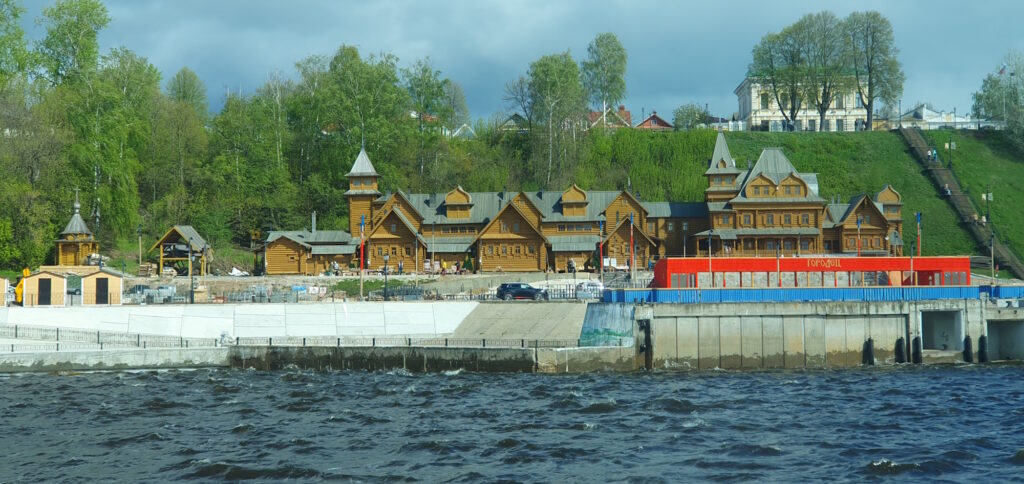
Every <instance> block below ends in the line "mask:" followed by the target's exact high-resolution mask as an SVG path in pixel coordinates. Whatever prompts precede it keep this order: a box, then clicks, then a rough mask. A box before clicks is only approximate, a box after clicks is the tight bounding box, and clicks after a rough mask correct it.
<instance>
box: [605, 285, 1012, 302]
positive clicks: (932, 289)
mask: <svg viewBox="0 0 1024 484" xmlns="http://www.w3.org/2000/svg"><path fill="white" fill-rule="evenodd" d="M989 296H991V297H1000V298H1020V297H1024V286H995V287H991V286H915V287H839V288H831V287H789V288H725V289H610V290H606V291H605V293H604V298H603V301H604V302H618V303H672V304H715V303H740V302H761V303H763V302H780V303H785V302H806V301H866V302H886V301H892V302H900V301H929V300H942V299H979V298H982V297H989Z"/></svg>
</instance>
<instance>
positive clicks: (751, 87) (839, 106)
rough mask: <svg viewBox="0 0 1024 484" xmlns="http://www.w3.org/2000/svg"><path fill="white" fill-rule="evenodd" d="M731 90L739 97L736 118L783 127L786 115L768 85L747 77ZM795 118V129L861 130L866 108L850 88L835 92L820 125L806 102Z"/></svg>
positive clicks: (754, 125) (751, 125) (755, 126)
mask: <svg viewBox="0 0 1024 484" xmlns="http://www.w3.org/2000/svg"><path fill="white" fill-rule="evenodd" d="M733 92H734V93H735V94H736V98H737V99H738V100H739V121H742V122H744V123H745V124H746V126H747V129H749V130H751V131H784V127H785V126H784V121H785V118H784V117H783V116H782V111H780V110H779V106H778V103H776V102H775V97H774V96H773V95H772V92H771V87H770V86H768V85H762V84H760V83H759V82H758V81H757V78H751V77H747V78H745V79H743V82H741V83H740V85H739V86H738V87H736V89H735V90H734V91H733ZM796 118H797V119H796V123H795V126H794V130H795V131H860V130H862V129H864V123H866V122H867V118H868V110H867V109H866V108H865V107H864V103H863V102H862V100H861V98H860V96H859V95H857V94H856V93H855V92H852V91H851V92H844V93H842V94H841V95H838V96H836V98H835V100H833V101H832V107H831V108H830V109H829V110H828V113H826V115H825V122H824V123H823V124H822V125H821V126H818V121H819V116H818V112H817V110H815V109H814V106H808V105H807V103H804V105H803V106H802V109H801V110H800V111H799V112H798V114H797V117H796Z"/></svg>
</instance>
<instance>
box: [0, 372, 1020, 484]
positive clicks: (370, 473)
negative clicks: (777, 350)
mask: <svg viewBox="0 0 1024 484" xmlns="http://www.w3.org/2000/svg"><path fill="white" fill-rule="evenodd" d="M0 386H2V393H0V417H2V420H3V421H2V427H0V429H2V433H3V436H2V438H0V481H41V480H65V481H67V480H78V481H85V480H96V479H104V480H111V479H112V480H125V481H151V482H152V481H165V480H171V479H196V478H198V479H200V480H221V479H228V480H241V479H262V480H268V481H277V480H284V479H291V480H300V481H305V480H309V481H315V480H358V481H379V480H389V481H391V480H398V481H456V482H474V481H494V480H514V481H566V480H569V481H651V480H654V481H678V480H680V479H691V480H692V479H711V480H740V481H749V480H772V481H799V480H807V479H816V480H817V479H821V480H826V479H827V480H837V479H838V480H858V481H860V480H864V479H866V478H873V477H883V478H884V477H887V476H896V477H897V478H899V479H903V478H916V479H928V480H935V479H941V480H949V481H964V480H966V479H985V480H986V481H983V482H993V481H1010V480H1017V481H1020V480H1022V477H1021V476H1024V367H1020V366H1004V367H978V366H959V367H943V368H937V367H916V368H912V367H904V368H897V369H867V370H842V371H798V372H794V371H787V372H777V373H740V372H736V373H734V372H704V373H677V374H652V375H648V374H640V373H635V374H591V375H573V376H546V375H514V374H508V375H495V374H470V373H465V372H462V373H453V374H432V375H410V374H406V373H401V372H391V373H362V372H323V373H314V372H300V371H290V372H276V373H263V372H255V371H241V370H202V371H169V372H132V373H90V374H82V375H75V376H54V375H42V374H22V375H7V376H4V375H0Z"/></svg>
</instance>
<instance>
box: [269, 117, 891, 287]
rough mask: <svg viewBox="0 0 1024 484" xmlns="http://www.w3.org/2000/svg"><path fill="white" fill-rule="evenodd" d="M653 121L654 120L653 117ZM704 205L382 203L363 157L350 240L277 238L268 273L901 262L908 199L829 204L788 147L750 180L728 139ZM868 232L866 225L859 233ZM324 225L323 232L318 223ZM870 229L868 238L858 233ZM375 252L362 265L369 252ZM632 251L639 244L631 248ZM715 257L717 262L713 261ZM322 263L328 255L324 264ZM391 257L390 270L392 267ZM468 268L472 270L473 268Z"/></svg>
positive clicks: (452, 198) (351, 197)
mask: <svg viewBox="0 0 1024 484" xmlns="http://www.w3.org/2000/svg"><path fill="white" fill-rule="evenodd" d="M652 116H653V115H652ZM704 175H705V177H706V178H707V183H708V185H707V189H706V190H705V193H704V201H703V202H664V201H659V202H653V201H645V200H643V199H642V198H641V197H640V195H639V194H637V193H635V192H633V191H632V190H630V189H626V190H617V191H616V190H602V191H598V190H593V191H587V190H583V189H582V188H581V187H579V186H577V185H572V186H570V187H569V188H567V189H566V190H564V191H547V190H542V191H529V192H526V191H518V192H513V191H500V192H469V191H467V190H465V189H463V188H462V187H460V186H456V187H455V188H454V189H452V190H450V191H448V192H447V193H405V192H403V191H401V190H399V191H397V192H394V193H386V194H382V193H381V191H380V189H379V187H380V183H379V182H380V175H379V174H378V173H377V171H376V169H374V167H373V164H372V163H371V162H370V158H369V156H367V154H366V152H365V151H360V152H359V155H358V157H357V158H356V160H355V162H354V163H353V166H352V169H351V170H350V171H349V173H348V174H347V175H346V176H347V177H348V181H349V189H348V191H346V192H345V197H346V198H347V199H348V203H349V220H350V225H349V232H348V233H347V234H345V233H339V232H333V231H324V232H322V233H320V232H315V231H314V232H307V231H293V232H273V233H271V235H270V237H268V239H267V243H266V252H265V260H266V261H267V262H266V264H267V273H268V274H318V273H322V272H323V271H324V270H325V268H326V267H327V266H326V264H330V263H331V262H338V263H339V264H340V263H343V262H349V263H351V264H352V265H354V266H358V264H359V261H360V257H363V264H364V265H365V267H366V268H367V269H370V270H374V271H377V270H381V269H383V268H384V266H385V264H387V266H388V267H389V269H390V270H392V271H395V270H397V269H398V268H399V266H400V265H401V266H402V267H404V270H405V272H420V271H424V270H437V269H441V268H443V267H448V268H454V267H455V265H456V264H465V263H466V262H467V261H468V262H470V263H471V264H472V266H473V268H474V269H476V270H483V271H488V272H489V271H508V272H514V271H543V270H553V271H559V272H562V271H565V270H566V269H567V268H568V267H569V266H570V261H572V262H573V263H575V266H576V268H577V270H584V269H585V268H588V267H589V268H595V267H597V265H598V264H599V256H602V255H603V256H604V257H606V258H609V259H613V260H614V263H613V264H612V265H614V266H615V268H617V269H626V268H628V267H630V266H631V265H632V264H633V263H634V261H635V264H636V266H637V267H638V268H647V267H650V265H651V263H652V262H653V261H654V260H656V259H658V258H662V257H666V256H677V257H678V256H707V255H708V254H709V253H710V254H712V255H714V256H716V257H723V256H737V257H738V256H775V255H776V254H778V255H787V256H788V255H804V254H824V253H845V254H857V253H861V254H865V255H886V254H890V255H900V254H902V250H903V242H902V219H901V211H902V199H901V197H900V194H899V193H898V192H896V190H895V189H893V188H892V187H890V186H886V187H884V188H883V189H882V190H881V191H879V192H878V193H877V194H875V195H874V196H873V197H868V196H866V195H861V196H857V197H854V198H853V199H851V200H850V201H848V202H846V203H841V202H840V201H839V200H838V199H836V200H831V201H829V200H826V199H824V198H822V197H821V196H820V195H819V194H818V178H817V174H816V173H802V172H799V171H798V170H796V169H795V168H794V167H793V165H792V164H791V163H790V162H789V160H788V159H787V158H786V157H785V155H784V154H783V153H782V151H781V150H780V149H778V148H768V149H765V150H764V151H763V152H762V154H761V157H760V158H759V159H758V161H757V163H756V164H755V165H754V166H753V167H747V168H746V169H740V168H739V167H737V166H736V162H735V160H734V159H733V158H732V156H731V155H730V153H729V147H728V145H727V144H726V142H725V137H724V135H723V134H721V133H719V135H718V139H717V141H716V143H715V148H714V152H713V154H712V158H711V160H710V161H709V164H708V169H707V171H706V172H705V174H704ZM858 221H859V222H858ZM314 226H315V224H314ZM858 227H859V228H858ZM361 240H363V241H365V243H364V247H365V253H364V254H360V252H359V246H360V241H361ZM630 242H632V245H630ZM709 251H710V252H709ZM318 255H320V256H322V257H321V258H319V259H318V258H317V257H318ZM385 256H387V262H385ZM463 267H465V265H463Z"/></svg>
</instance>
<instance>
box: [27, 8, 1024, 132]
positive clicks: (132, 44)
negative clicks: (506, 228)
mask: <svg viewBox="0 0 1024 484" xmlns="http://www.w3.org/2000/svg"><path fill="white" fill-rule="evenodd" d="M24 3H25V4H26V5H25V6H26V7H27V8H28V12H27V13H26V15H25V19H24V22H23V23H24V25H25V28H26V30H27V31H28V35H29V37H30V38H32V39H38V38H41V37H42V35H43V32H42V31H41V29H40V28H39V27H36V26H35V19H36V18H37V17H39V14H40V12H41V11H42V8H43V7H44V6H46V5H50V4H52V3H53V2H52V1H38V2H31V1H25V2H24ZM105 3H106V5H107V8H108V10H109V11H110V16H111V17H112V19H113V20H112V21H111V23H110V25H109V26H108V27H107V29H106V30H104V31H103V32H102V33H101V36H100V42H101V49H102V50H103V52H106V51H108V50H109V49H110V48H112V47H118V46H125V47H127V48H129V49H131V50H133V51H135V52H136V53H138V54H140V55H142V56H144V57H146V58H148V59H149V61H150V62H152V63H153V64H154V65H155V66H156V67H157V68H159V69H160V71H161V72H162V74H163V78H164V81H165V82H166V80H167V79H168V78H170V77H171V76H172V75H174V73H175V72H177V71H178V70H179V69H180V68H181V67H184V66H188V67H189V68H190V69H192V70H194V71H195V72H196V73H197V74H198V75H199V77H200V78H201V79H202V80H203V81H204V82H205V83H206V88H207V96H208V97H209V99H210V104H211V109H213V110H215V111H216V110H218V109H220V107H221V105H222V104H223V101H224V97H225V92H226V91H227V90H228V89H230V90H233V91H239V90H241V91H242V92H243V93H244V94H251V93H252V92H253V91H254V90H255V89H256V88H257V87H258V86H260V85H261V84H263V83H264V82H265V81H266V80H267V77H268V74H270V73H271V72H275V71H279V72H282V73H283V74H284V75H285V76H288V77H292V78H294V77H295V69H294V64H295V62H297V61H298V60H300V59H302V58H304V57H306V56H309V55H313V54H323V55H331V54H333V53H334V52H335V51H336V50H337V48H338V47H339V46H341V45H342V44H348V45H354V46H356V47H358V48H359V50H360V53H361V54H362V55H363V56H364V57H365V56H366V55H368V54H370V53H380V52H390V53H392V54H395V55H396V56H397V57H398V59H399V63H400V65H401V66H403V67H404V66H408V65H410V64H411V63H412V62H414V61H415V60H416V59H419V58H423V57H427V56H429V57H430V59H431V61H432V63H433V64H434V66H435V68H436V69H439V70H441V72H442V74H443V75H444V76H445V77H448V78H450V79H452V80H454V81H456V82H458V83H459V84H461V85H462V87H463V90H464V91H465V93H466V99H467V102H468V104H469V109H470V111H471V113H472V115H473V117H474V118H478V117H487V116H490V115H491V114H494V113H498V112H505V111H507V110H508V107H507V106H506V105H505V103H504V102H503V101H502V95H503V92H504V86H505V83H506V82H508V81H510V80H513V79H515V78H516V77H518V76H519V75H522V74H524V73H525V72H526V70H527V68H528V67H529V64H530V62H532V61H534V60H536V59H538V58H540V57H541V56H543V55H546V54H552V53H558V52H563V51H565V50H567V49H568V50H569V51H570V52H571V53H572V55H573V58H575V59H576V60H577V61H579V60H581V59H583V58H584V57H585V56H586V48H587V44H588V43H589V42H590V41H591V40H592V39H593V38H594V37H595V36H596V35H597V34H599V33H601V32H613V33H615V35H617V36H618V38H619V40H620V41H621V42H622V44H623V46H624V47H625V48H626V51H627V53H628V56H629V60H628V67H627V74H626V88H627V91H628V92H627V94H626V99H625V101H624V104H625V105H626V107H627V109H630V110H631V111H633V113H634V114H633V116H634V120H637V121H639V119H640V118H639V116H640V114H641V112H645V113H648V114H649V113H650V112H651V111H652V110H656V111H659V112H660V113H661V114H662V115H664V117H666V118H667V119H669V120H670V121H671V113H672V110H673V109H674V108H675V107H676V106H679V105H680V104H684V103H688V102H697V103H701V104H704V103H707V104H708V105H709V107H710V109H711V112H712V114H715V115H719V116H723V117H725V116H729V115H731V114H732V113H733V112H735V111H736V110H737V103H736V96H735V95H734V94H733V89H735V88H736V86H737V85H738V84H739V83H740V81H741V80H742V79H743V75H744V73H745V72H746V69H747V65H748V64H749V63H750V51H751V48H752V47H753V46H754V44H755V43H757V41H758V40H760V38H761V37H762V36H763V35H764V34H766V33H768V32H777V31H779V30H781V29H782V28H783V27H785V26H787V25H789V24H792V23H793V22H795V21H796V20H797V19H798V18H799V17H800V16H801V15H803V14H805V13H811V12H815V11H819V10H832V11H833V12H835V13H836V14H837V15H838V16H840V17H845V16H846V15H847V14H848V13H849V12H851V11H853V10H877V11H879V12H881V13H882V14H883V15H885V16H886V17H887V18H889V20H890V21H891V22H892V24H893V28H894V30H895V34H896V43H897V45H898V47H899V49H900V56H899V58H900V61H901V62H902V64H903V70H904V72H905V73H906V76H907V80H906V83H905V84H904V94H903V106H904V108H905V109H906V108H907V107H908V106H909V105H912V104H913V103H915V102H918V101H927V102H931V103H932V104H933V105H934V106H935V107H936V108H938V109H940V110H952V109H953V108H954V107H956V108H957V110H958V112H966V111H969V110H970V107H971V93H972V92H974V91H975V90H977V89H978V87H979V86H980V85H981V79H982V78H983V77H984V76H985V75H986V74H987V73H990V72H994V71H995V70H996V69H997V67H998V66H999V65H1000V63H1001V62H1002V58H1003V56H1004V54H1005V53H1006V52H1008V51H1009V50H1010V49H1016V50H1024V31H1022V30H1021V29H1020V24H1021V21H1022V19H1024V1H1020V0H982V1H970V2H968V1H951V0H938V1H935V0H928V1H910V0H906V1H892V0H876V1H871V0H868V1H850V0H846V1H815V2H807V1H796V0H774V1H763V0H712V1H707V0H701V1H695V2H673V1H668V2H666V1H664V0H661V1H646V0H643V1H640V0H628V1H594V0H576V1H517V0H506V1H502V2H497V1H495V2H490V1H468V0H467V1H398V0H392V1H369V0H361V1H328V0H322V1H313V0H275V1H271V0H220V1H218V0H106V2H105Z"/></svg>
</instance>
